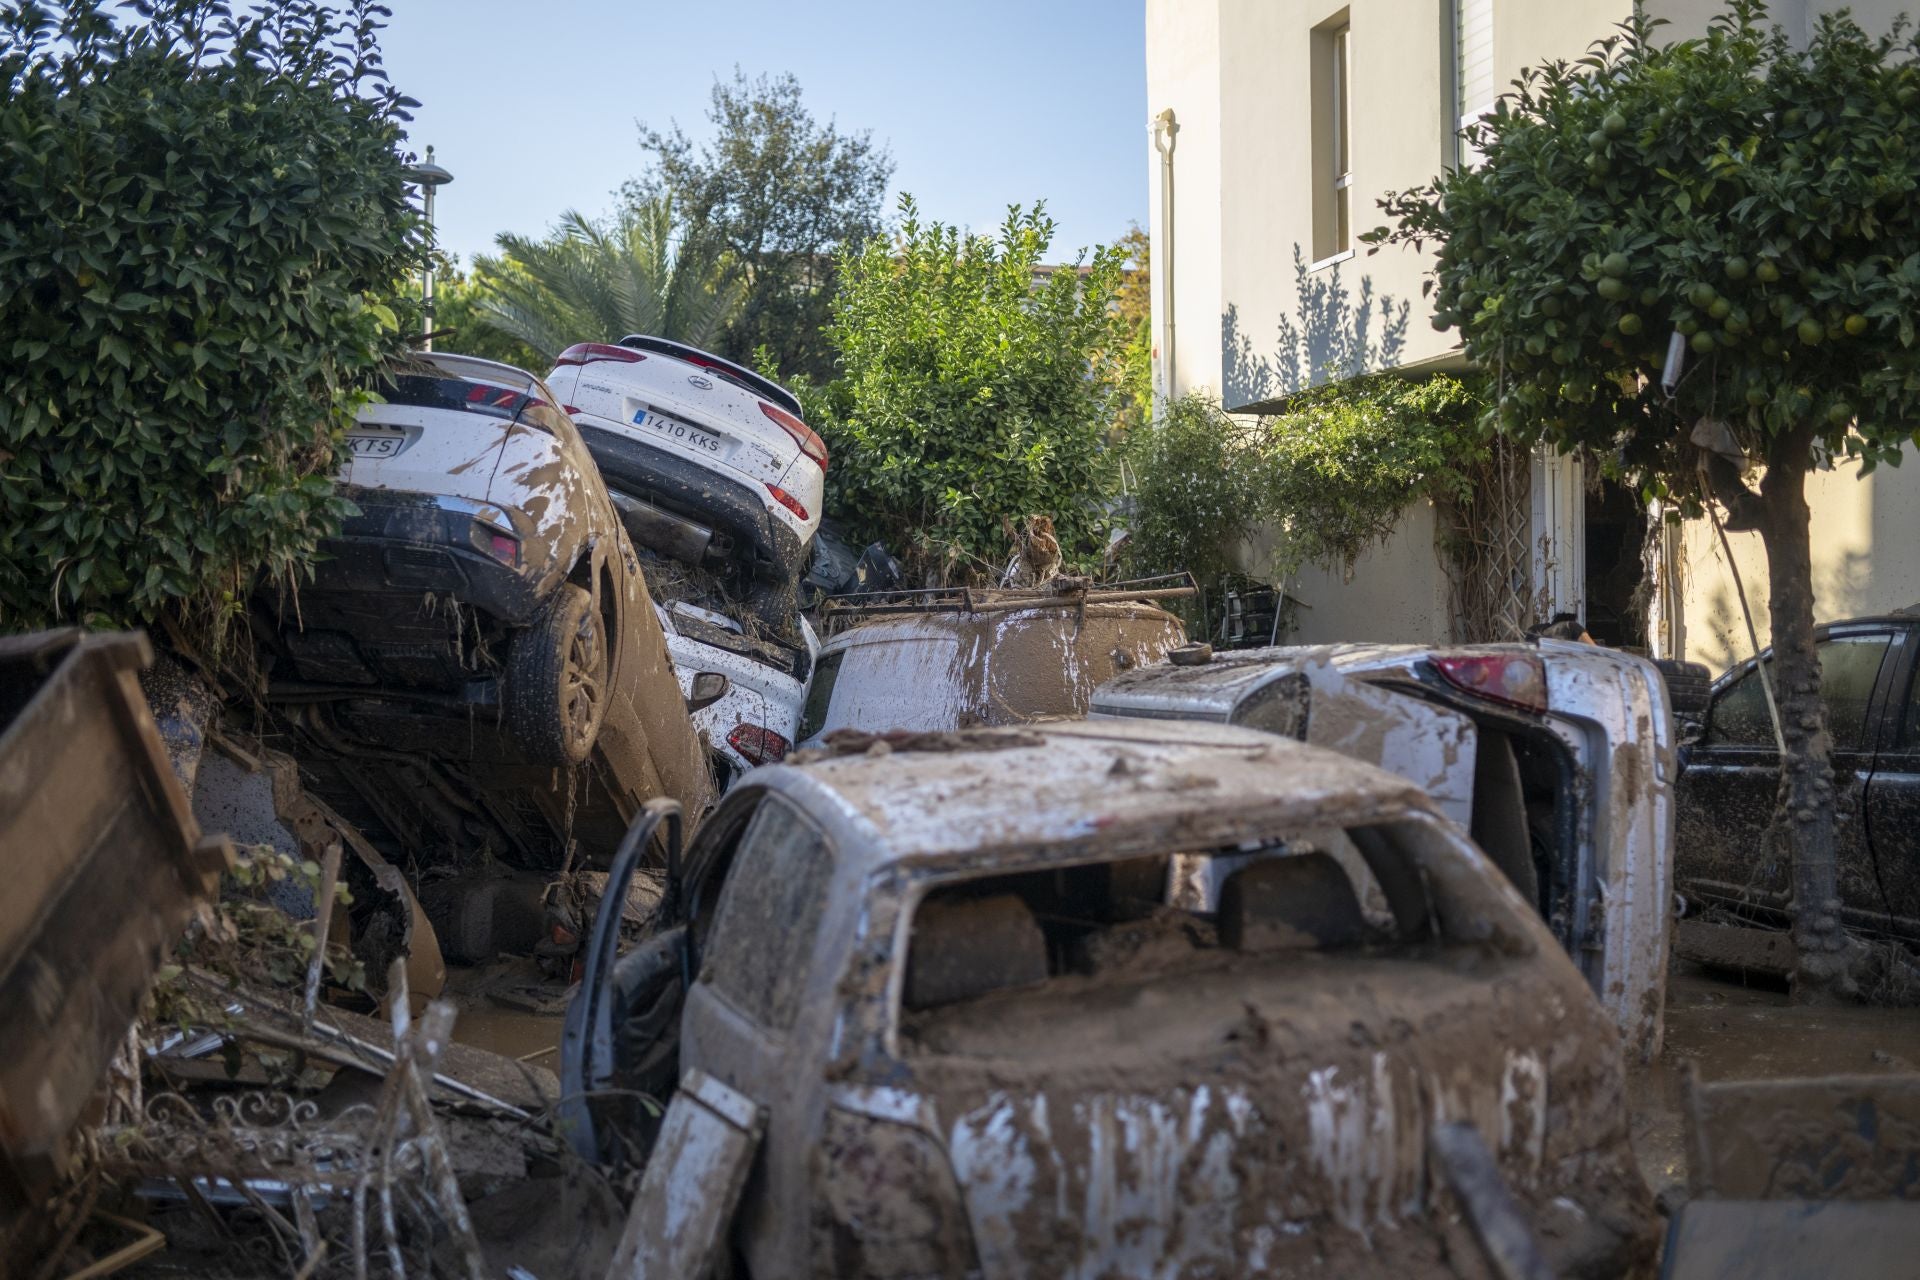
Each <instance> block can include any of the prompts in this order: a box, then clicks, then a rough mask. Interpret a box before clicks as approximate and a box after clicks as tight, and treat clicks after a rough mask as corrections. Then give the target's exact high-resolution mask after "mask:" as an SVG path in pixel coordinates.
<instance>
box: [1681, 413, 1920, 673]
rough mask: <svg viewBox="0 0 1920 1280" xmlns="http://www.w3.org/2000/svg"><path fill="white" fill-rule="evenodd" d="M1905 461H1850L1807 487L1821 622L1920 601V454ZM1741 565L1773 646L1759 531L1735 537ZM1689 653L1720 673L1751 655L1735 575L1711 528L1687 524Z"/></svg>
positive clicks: (1757, 621)
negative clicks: (1874, 465) (1867, 468)
mask: <svg viewBox="0 0 1920 1280" xmlns="http://www.w3.org/2000/svg"><path fill="white" fill-rule="evenodd" d="M1904 456H1905V458H1906V462H1905V464H1904V465H1902V466H1900V467H1895V468H1888V467H1881V468H1879V469H1878V470H1876V471H1875V472H1874V473H1873V474H1872V475H1870V476H1867V477H1865V478H1864V479H1863V478H1861V476H1860V468H1859V466H1858V465H1857V464H1854V463H1845V464H1842V465H1841V466H1838V467H1836V468H1835V469H1834V470H1832V471H1823V472H1818V473H1816V474H1815V475H1813V476H1811V477H1810V478H1809V479H1808V481H1807V502H1808V505H1809V506H1810V507H1811V508H1812V509H1813V539H1812V541H1813V610H1814V617H1816V618H1817V619H1819V620H1820V621H1821V622H1834V621H1838V620H1840V619H1842V618H1857V617H1862V616H1864V615H1867V614H1874V613H1886V612H1890V611H1892V610H1894V609H1904V608H1906V607H1908V606H1910V605H1914V604H1920V556H1916V555H1914V554H1913V551H1914V549H1915V547H1916V544H1917V543H1920V451H1916V450H1915V449H1914V447H1913V446H1912V445H1908V446H1907V448H1906V450H1905V451H1904ZM1727 539H1728V541H1729V542H1730V543H1731V544H1732V547H1733V554H1734V557H1735V563H1736V564H1737V565H1738V567H1739V570H1740V579H1741V582H1742V583H1743V584H1744V586H1745V587H1746V592H1747V603H1748V604H1749V605H1750V606H1751V607H1752V609H1753V623H1754V626H1755V627H1756V628H1757V629H1758V630H1759V633H1760V643H1761V644H1762V645H1763V646H1764V645H1766V644H1767V643H1769V639H1768V634H1767V633H1768V628H1769V626H1770V623H1769V621H1768V615H1767V598H1768V594H1767V558H1766V552H1765V551H1764V549H1763V548H1762V547H1761V545H1760V535H1759V534H1757V533H1730V534H1728V535H1727ZM1680 558H1681V561H1682V568H1681V590H1682V600H1683V602H1684V605H1685V612H1684V614H1683V618H1684V627H1685V631H1684V634H1683V637H1682V638H1683V640H1684V642H1685V645H1686V656H1687V657H1688V658H1689V659H1690V660H1692V661H1694V662H1704V663H1706V664H1707V665H1708V666H1709V667H1711V668H1713V669H1714V671H1716V672H1718V671H1720V670H1722V669H1723V668H1725V667H1727V666H1730V665H1732V663H1734V662H1735V661H1736V660H1738V659H1740V658H1744V657H1747V656H1748V655H1750V654H1751V653H1752V652H1753V648H1752V646H1751V645H1750V644H1748V643H1747V631H1746V622H1745V620H1744V619H1743V618H1742V617H1741V613H1740V601H1739V597H1738V595H1737V594H1736V593H1735V590H1734V585H1733V575H1732V574H1731V573H1730V572H1729V571H1728V568H1727V560H1726V556H1725V555H1724V553H1723V552H1722V551H1721V549H1720V543H1719V539H1718V538H1717V537H1716V536H1715V535H1714V531H1713V526H1712V525H1710V524H1708V523H1707V522H1706V521H1704V520H1695V521H1690V522H1689V523H1688V525H1687V527H1686V529H1685V531H1684V533H1683V535H1682V538H1681V543H1680Z"/></svg>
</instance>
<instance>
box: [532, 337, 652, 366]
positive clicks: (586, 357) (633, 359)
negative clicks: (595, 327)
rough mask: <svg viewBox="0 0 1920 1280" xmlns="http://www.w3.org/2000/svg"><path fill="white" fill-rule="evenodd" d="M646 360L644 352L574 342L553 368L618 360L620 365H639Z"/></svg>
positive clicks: (596, 343) (610, 345) (611, 345)
mask: <svg viewBox="0 0 1920 1280" xmlns="http://www.w3.org/2000/svg"><path fill="white" fill-rule="evenodd" d="M646 358H647V357H646V355H645V353H644V352H639V351H635V350H634V349H633V348H632V347H616V346H614V345H613V344H612V343H607V342H576V343H574V344H573V345H572V346H570V347H568V348H567V349H566V350H565V351H562V352H561V353H560V358H559V359H558V360H555V361H554V362H553V367H554V368H556V369H558V368H559V367H560V366H561V365H567V364H592V363H593V362H594V361H596V360H618V361H620V362H621V363H622V364H639V363H640V362H641V361H642V360H645V359H646Z"/></svg>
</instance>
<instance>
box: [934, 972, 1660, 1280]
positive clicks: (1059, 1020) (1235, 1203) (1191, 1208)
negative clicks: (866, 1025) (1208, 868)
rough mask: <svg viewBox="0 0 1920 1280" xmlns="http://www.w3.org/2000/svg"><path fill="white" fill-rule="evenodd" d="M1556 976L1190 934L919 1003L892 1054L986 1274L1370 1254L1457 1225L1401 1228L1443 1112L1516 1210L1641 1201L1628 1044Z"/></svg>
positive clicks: (1415, 1210) (1431, 1253) (1195, 1268)
mask: <svg viewBox="0 0 1920 1280" xmlns="http://www.w3.org/2000/svg"><path fill="white" fill-rule="evenodd" d="M1547 986H1548V984H1545V983H1543V982H1542V981H1541V980H1540V979H1539V977H1538V975H1537V973H1536V972H1530V970H1529V965H1528V964H1527V962H1526V961H1525V960H1523V959H1515V958H1510V957H1504V956H1500V955H1497V954H1495V953H1494V952H1492V951H1491V950H1490V949H1487V948H1482V947H1477V946H1453V947H1435V946H1430V945H1429V946H1419V947H1397V948H1393V949H1378V948H1376V949H1370V950H1367V951H1362V952H1355V951H1348V952H1338V953H1323V952H1290V953H1285V954H1282V955H1279V956H1248V955H1231V954H1226V953H1221V952H1217V951H1216V952H1211V953H1208V952H1197V953H1196V954H1195V955H1194V956H1193V957H1192V958H1190V959H1188V960H1186V961H1184V962H1180V961H1176V962H1173V963H1164V962H1162V963H1158V964H1156V965H1154V966H1152V968H1151V971H1149V972H1144V973H1141V974H1139V975H1138V976H1132V977H1126V976H1115V975H1095V976H1067V977H1060V978H1055V979H1051V980H1049V981H1047V982H1045V983H1044V984H1041V985H1039V986H1035V987H1030V988H1027V989H1024V990H1015V991H1008V992H1001V993H996V994H994V995H991V996H987V997H983V998H980V999H976V1000H972V1001H968V1002H965V1003H963V1004H958V1005H952V1006H947V1007H944V1008H937V1009H934V1010H930V1011H927V1012H923V1013H918V1014H911V1015H908V1017H907V1021H906V1025H905V1026H904V1027H903V1030H902V1039H903V1053H904V1056H905V1057H906V1058H907V1059H908V1061H909V1063H910V1065H911V1067H912V1070H913V1075H914V1078H915V1080H916V1081H917V1082H918V1083H919V1084H920V1086H921V1088H922V1089H923V1090H924V1091H925V1093H926V1094H927V1095H928V1096H930V1097H931V1098H933V1099H934V1100H935V1108H936V1110H937V1113H938V1115H939V1117H940V1120H941V1125H942V1129H943V1136H944V1139H945V1141H946V1144H947V1148H948V1153H949V1156H950V1159H951V1161H952V1164H953V1168H954V1173H955V1176H956V1178H957V1180H958V1182H959V1185H960V1187H961V1194H962V1196H963V1197H964V1199H965V1201H966V1203H967V1209H968V1218H969V1219H970V1221H971V1223H972V1229H973V1234H974V1243H975V1247H976V1249H977V1251H978V1254H979V1259H980V1263H981V1266H982V1270H983V1273H984V1274H987V1275H996V1274H1015V1273H1026V1274H1041V1273H1050V1274H1080V1273H1082V1272H1085V1273H1088V1274H1094V1273H1098V1274H1107V1273H1109V1272H1117V1273H1122V1274H1244V1273H1247V1272H1266V1271H1272V1270H1275V1269H1284V1268H1286V1267H1287V1266H1289V1265H1290V1264H1294V1263H1299V1264H1301V1265H1307V1264H1309V1263H1311V1262H1312V1261H1313V1260H1314V1259H1316V1258H1319V1259H1337V1258H1341V1257H1342V1256H1343V1255H1348V1254H1350V1255H1351V1257H1350V1258H1348V1259H1347V1260H1346V1261H1345V1263H1344V1264H1343V1266H1342V1267H1341V1268H1338V1269H1339V1270H1341V1272H1342V1273H1345V1274H1352V1273H1357V1272H1361V1271H1366V1272H1374V1273H1378V1272H1381V1271H1390V1270H1393V1269H1395V1267H1396V1266H1397V1265H1401V1264H1404V1263H1406V1262H1409V1261H1421V1260H1431V1259H1432V1258H1434V1257H1436V1256H1444V1253H1445V1251H1446V1249H1448V1248H1458V1247H1462V1246H1463V1245H1465V1241H1464V1237H1463V1238H1462V1239H1460V1240H1456V1241H1452V1242H1451V1243H1447V1242H1444V1241H1442V1240H1441V1238H1440V1236H1437V1235H1436V1234H1435V1230H1434V1228H1433V1226H1432V1224H1431V1223H1430V1224H1429V1225H1427V1226H1425V1227H1420V1228H1416V1227H1414V1226H1412V1225H1409V1224H1410V1223H1411V1222H1412V1220H1414V1219H1415V1218H1417V1217H1419V1216H1420V1215H1421V1214H1422V1213H1423V1212H1424V1210H1425V1209H1426V1207H1427V1206H1428V1204H1429V1203H1430V1201H1431V1200H1432V1198H1433V1196H1434V1192H1433V1175H1432V1174H1431V1173H1430V1172H1429V1168H1428V1157H1427V1135H1428V1133H1429V1131H1430V1129H1431V1128H1432V1126H1433V1125H1434V1124H1435V1123H1436V1122H1439V1121H1459V1120H1465V1121H1469V1122H1471V1123H1472V1124H1474V1125H1475V1126H1476V1127H1477V1128H1478V1129H1479V1131H1480V1133H1481V1134H1482V1136H1483V1137H1484V1138H1485V1140H1486V1142H1487V1144H1488V1146H1489V1147H1490V1148H1491V1149H1492V1150H1493V1151H1494V1152H1495V1154H1496V1155H1497V1157H1498V1159H1499V1163H1500V1166H1501V1169H1502V1171H1503V1173H1504V1174H1505V1175H1506V1178H1507V1180H1508V1182H1509V1183H1510V1185H1511V1186H1512V1188H1513V1190H1514V1191H1515V1193H1516V1194H1517V1195H1519V1196H1520V1198H1521V1199H1522V1201H1523V1202H1524V1203H1526V1204H1527V1205H1528V1206H1529V1207H1530V1208H1533V1209H1536V1210H1540V1211H1542V1212H1548V1213H1552V1212H1555V1211H1554V1210H1553V1209H1552V1203H1553V1201H1554V1200H1555V1199H1556V1197H1565V1198H1567V1199H1568V1200H1570V1201H1571V1202H1572V1203H1573V1204H1574V1205H1576V1206H1578V1209H1577V1210H1571V1211H1570V1210H1566V1209H1564V1208H1563V1209H1561V1210H1558V1211H1557V1212H1559V1213H1560V1214H1561V1215H1563V1216H1566V1215H1571V1216H1572V1217H1575V1218H1580V1219H1583V1220H1585V1221H1587V1222H1592V1221H1594V1220H1596V1219H1597V1218H1598V1217H1599V1216H1600V1215H1602V1214H1612V1213H1614V1212H1617V1211H1624V1210H1625V1209H1627V1208H1628V1207H1629V1205H1630V1203H1631V1200H1632V1196H1633V1188H1634V1187H1636V1186H1637V1183H1636V1182H1635V1178H1634V1174H1633V1171H1632V1168H1631V1157H1630V1155H1629V1152H1628V1148H1627V1141H1626V1129H1625V1117H1624V1115H1623V1114H1622V1112H1621V1110H1620V1107H1619V1099H1620V1096H1621V1094H1620V1088H1621V1081H1620V1067H1619V1063H1618V1060H1617V1058H1616V1057H1614V1055H1611V1054H1596V1053H1592V1052H1575V1051H1574V1050H1575V1047H1576V1046H1579V1045H1582V1044H1591V1043H1592V1042H1593V1041H1594V1039H1595V1038H1596V1037H1598V1038H1599V1040H1600V1041H1601V1042H1603V1043H1610V1039H1609V1037H1608V1036H1607V1033H1606V1032H1605V1031H1603V1030H1602V1029H1601V1027H1600V1025H1599V1024H1598V1022H1597V1020H1596V1019H1593V1018H1590V1017H1588V1016H1586V1015H1585V1014H1584V1012H1582V1011H1579V1009H1578V1007H1577V1006H1576V1005H1574V1004H1573V1002H1570V1001H1566V1000H1563V999H1560V998H1556V996H1555V993H1554V992H1553V991H1551V990H1549V989H1545V988H1546V987H1547ZM1443 1207H1444V1206H1443ZM1436 1221H1444V1215H1440V1216H1437V1218H1436ZM1445 1230H1446V1228H1444V1227H1443V1228H1441V1235H1444V1234H1445ZM1575 1234H1576V1235H1578V1234H1579V1233H1577V1232H1576V1233H1575ZM1596 1244H1597V1245H1598V1246H1599V1247H1600V1248H1601V1249H1602V1250H1603V1251H1604V1250H1605V1249H1606V1248H1607V1247H1608V1245H1607V1243H1606V1241H1603V1240H1599V1241H1597V1240H1592V1239H1587V1240H1584V1241H1583V1245H1582V1247H1583V1249H1587V1250H1590V1249H1592V1248H1593V1247H1595V1246H1596ZM1465 1247H1469V1248H1470V1247H1471V1246H1470V1245H1466V1246H1465ZM1612 1247H1616V1248H1617V1247H1619V1241H1618V1240H1615V1241H1614V1242H1613V1246H1612ZM1436 1250H1438V1251H1439V1252H1438V1254H1437V1255H1436V1253H1435V1251H1436ZM1040 1260H1044V1262H1045V1265H1041V1261H1040ZM1096 1260H1097V1262H1096ZM1396 1260H1397V1261H1396ZM1568 1261H1571V1259H1568Z"/></svg>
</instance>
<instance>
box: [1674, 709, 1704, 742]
mask: <svg viewBox="0 0 1920 1280" xmlns="http://www.w3.org/2000/svg"><path fill="white" fill-rule="evenodd" d="M1673 727H1674V737H1675V738H1676V739H1677V740H1678V741H1679V744H1680V745H1681V746H1683V747H1691V746H1697V745H1698V744H1699V742H1700V740H1701V739H1703V738H1705V737H1706V736H1707V717H1706V715H1705V714H1704V713H1702V714H1699V715H1680V716H1675V717H1674V720H1673Z"/></svg>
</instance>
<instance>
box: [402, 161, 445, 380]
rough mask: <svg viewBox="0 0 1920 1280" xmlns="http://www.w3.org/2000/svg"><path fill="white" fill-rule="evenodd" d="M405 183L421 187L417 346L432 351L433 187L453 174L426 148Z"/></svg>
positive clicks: (409, 172) (407, 174) (442, 184)
mask: <svg viewBox="0 0 1920 1280" xmlns="http://www.w3.org/2000/svg"><path fill="white" fill-rule="evenodd" d="M405 175H406V179H407V181H408V182H411V183H413V184H414V185H415V186H417V187H419V188H420V198H421V202H422V204H423V205H424V207H425V210H426V215H427V250H428V254H429V256H428V258H427V269H426V272H425V273H424V274H423V275H422V276H421V278H420V313H421V315H420V324H421V331H420V332H421V339H420V348H421V350H423V351H431V350H433V258H432V256H431V254H432V250H433V191H434V188H435V187H444V186H446V185H447V184H448V183H449V182H452V181H453V175H452V174H451V173H448V172H447V171H446V170H445V169H443V168H441V167H440V166H439V165H437V164H435V163H434V162H433V148H432V147H428V148H427V158H426V161H425V162H424V163H422V164H416V165H412V166H410V167H409V168H408V169H407V170H406V171H405Z"/></svg>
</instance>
